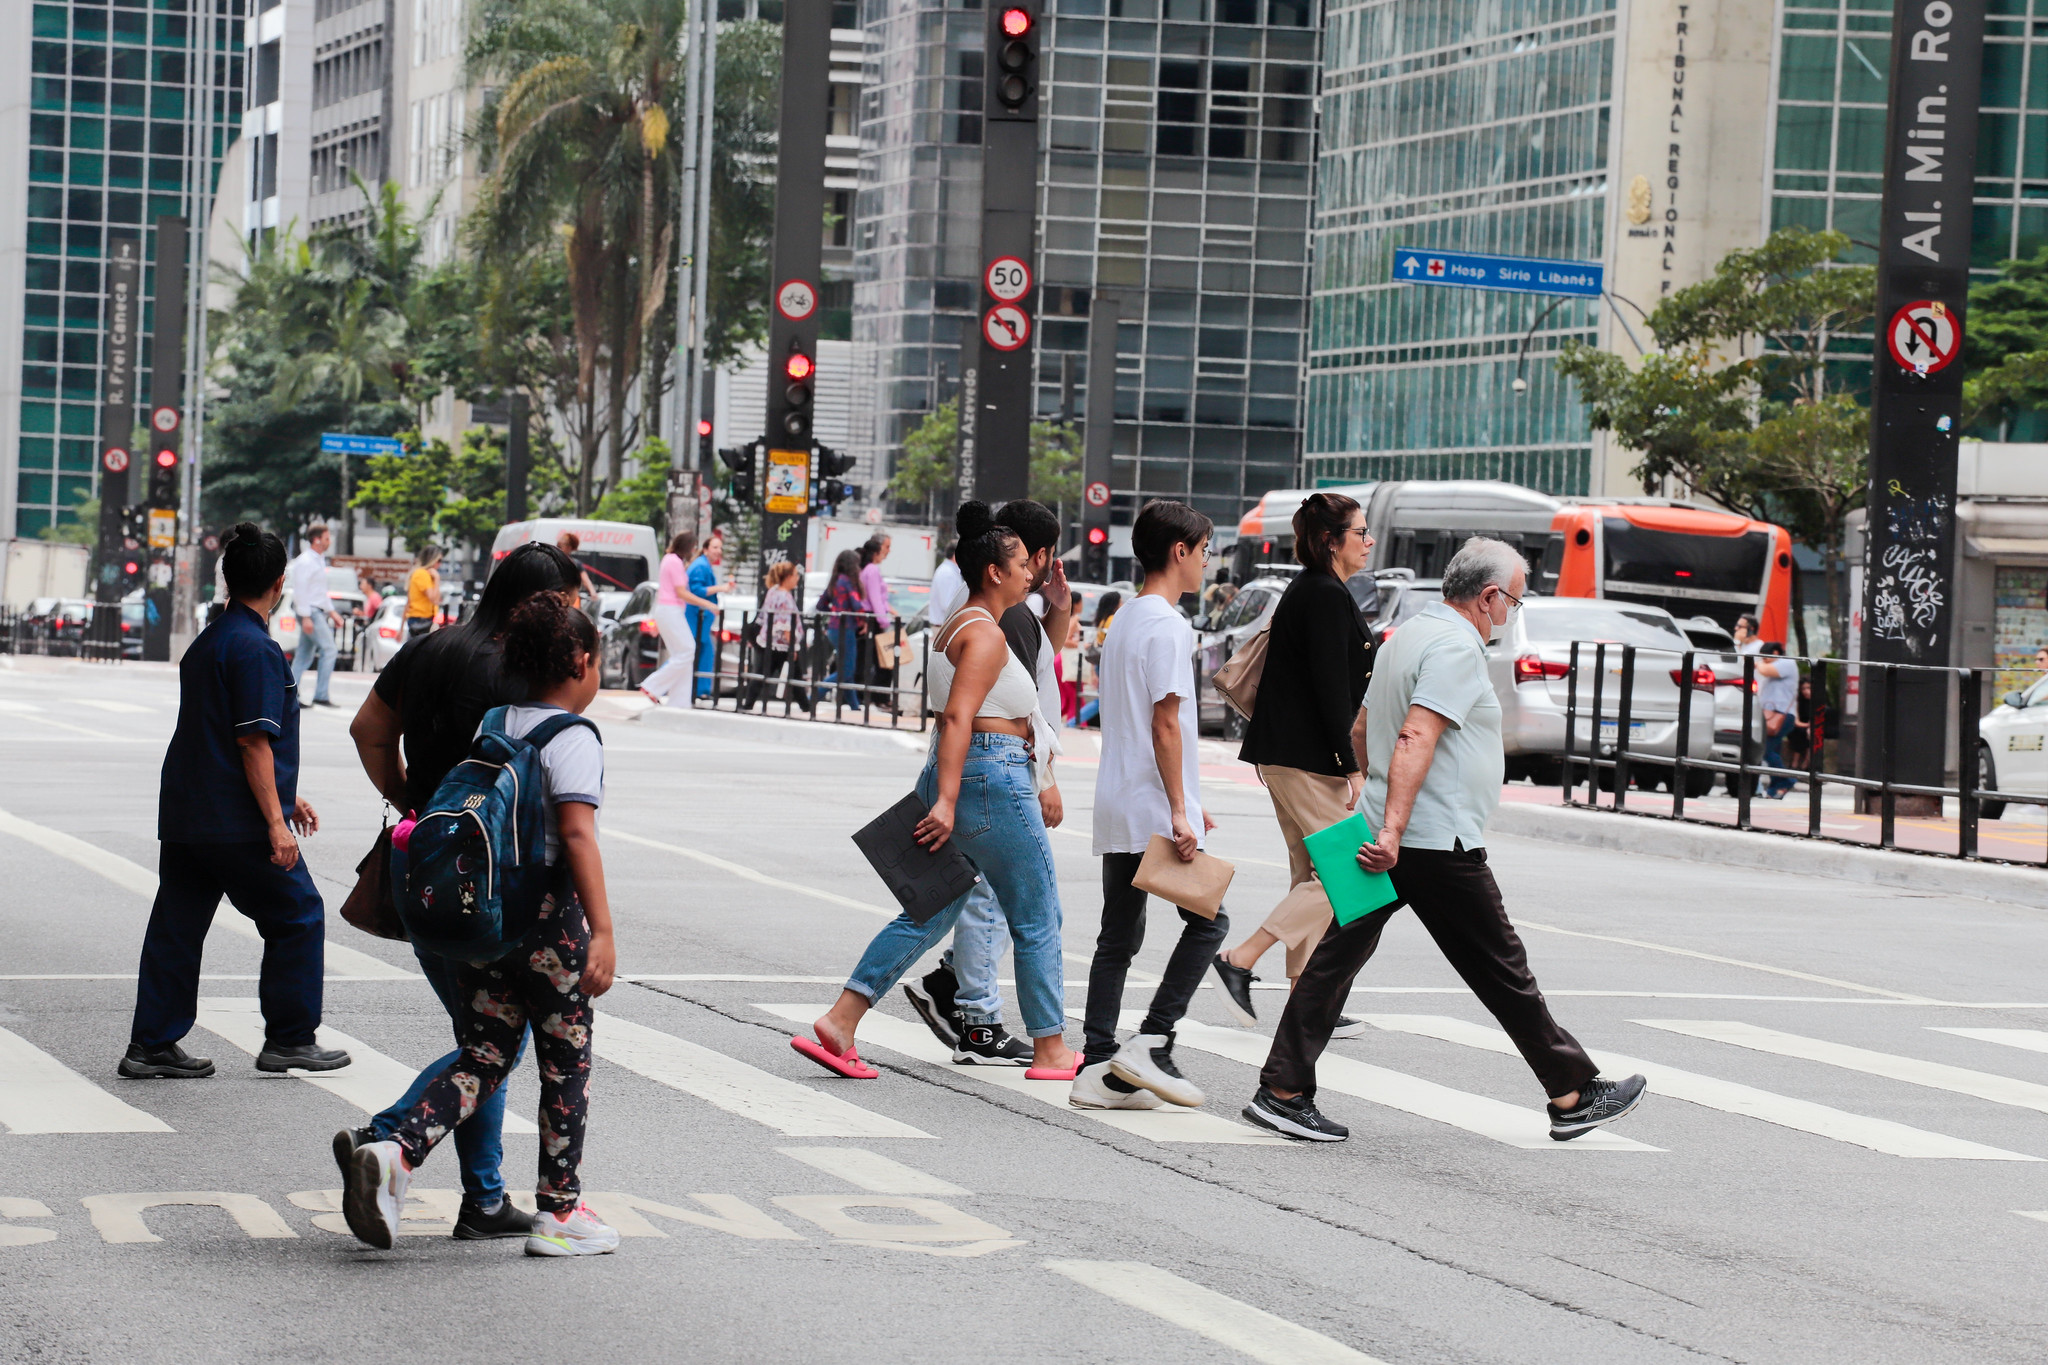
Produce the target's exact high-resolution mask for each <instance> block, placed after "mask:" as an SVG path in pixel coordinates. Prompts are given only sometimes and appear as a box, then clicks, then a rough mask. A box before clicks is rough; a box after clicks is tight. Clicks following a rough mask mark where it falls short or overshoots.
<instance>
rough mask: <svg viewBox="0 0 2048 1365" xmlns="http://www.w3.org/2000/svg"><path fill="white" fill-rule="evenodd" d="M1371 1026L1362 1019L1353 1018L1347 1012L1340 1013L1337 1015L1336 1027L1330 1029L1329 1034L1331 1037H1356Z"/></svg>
mask: <svg viewBox="0 0 2048 1365" xmlns="http://www.w3.org/2000/svg"><path fill="white" fill-rule="evenodd" d="M1371 1027H1372V1025H1371V1024H1368V1023H1366V1022H1365V1020H1363V1019H1353V1018H1352V1017H1351V1016H1350V1015H1348V1014H1340V1015H1338V1016H1337V1027H1335V1028H1333V1029H1331V1030H1330V1036H1331V1037H1332V1038H1356V1037H1357V1036H1358V1035H1359V1034H1361V1033H1363V1032H1365V1031H1366V1030H1367V1029H1369V1028H1371Z"/></svg>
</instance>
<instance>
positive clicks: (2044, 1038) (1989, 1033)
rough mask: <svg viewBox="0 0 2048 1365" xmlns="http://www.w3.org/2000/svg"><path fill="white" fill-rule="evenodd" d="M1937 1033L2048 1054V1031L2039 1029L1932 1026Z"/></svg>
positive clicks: (1930, 1026)
mask: <svg viewBox="0 0 2048 1365" xmlns="http://www.w3.org/2000/svg"><path fill="white" fill-rule="evenodd" d="M1928 1027H1929V1028H1931V1029H1933V1030H1934V1031H1935V1032H1936V1033H1953V1034H1955V1035H1956V1036H1957V1037H1958V1038H1975V1039H1976V1040H1977V1041H1978V1042H1980V1043H1997V1044H1999V1045H2000V1046H2002V1047H2016V1048H2020V1049H2022V1050H2023V1051H2026V1052H2048V1029H2037V1028H1941V1027H1938V1026H1936V1025H1933V1024H1930V1025H1928Z"/></svg>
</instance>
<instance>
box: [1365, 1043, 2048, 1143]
mask: <svg viewBox="0 0 2048 1365" xmlns="http://www.w3.org/2000/svg"><path fill="white" fill-rule="evenodd" d="M1362 1017H1363V1018H1364V1019H1365V1020H1366V1022H1367V1023H1370V1024H1372V1025H1373V1026H1374V1027H1376V1028H1383V1029H1387V1030H1389V1031H1390V1032H1394V1033H1414V1034H1420V1035H1421V1036H1423V1037H1425V1038H1437V1039H1441V1040H1442V1041H1444V1042H1447V1043H1458V1044H1460V1045H1462V1046H1465V1047H1473V1048H1479V1049H1481V1050H1483V1051H1486V1052H1499V1053H1504V1054H1506V1055H1508V1056H1511V1057H1519V1056H1520V1055H1521V1054H1520V1053H1518V1052H1516V1051H1515V1046H1514V1044H1513V1043H1510V1042H1509V1041H1508V1037H1507V1035H1506V1034H1505V1033H1502V1032H1501V1031H1500V1030H1499V1029H1495V1028H1488V1027H1486V1026H1485V1025H1483V1024H1473V1023H1468V1022H1466V1021H1465V1020H1463V1019H1453V1018H1450V1017H1448V1016H1445V1015H1434V1014H1368V1015H1364V1016H1362ZM1592 1056H1593V1061H1594V1062H1595V1063H1596V1064H1597V1065H1598V1066H1599V1067H1600V1069H1601V1071H1602V1072H1604V1073H1605V1074H1607V1075H1611V1076H1625V1075H1627V1074H1628V1073H1630V1072H1632V1071H1633V1072H1640V1073H1641V1074H1642V1075H1643V1077H1644V1079H1646V1080H1647V1081H1649V1083H1650V1093H1651V1094H1652V1095H1653V1096H1656V1095H1663V1096H1668V1097H1669V1098H1671V1099H1675V1100H1685V1101H1686V1102H1688V1103H1690V1104H1697V1105H1699V1106H1701V1107H1702V1108H1705V1109H1719V1110H1721V1111H1722V1112H1724V1113H1729V1114H1739V1115H1741V1116H1742V1117H1744V1118H1752V1119H1761V1120H1763V1121H1764V1122H1765V1123H1773V1124H1776V1125H1777V1126H1779V1127H1780V1128H1792V1129H1796V1130H1797V1131H1799V1132H1802V1133H1812V1134H1813V1135H1814V1136H1816V1137H1824V1138H1832V1139H1833V1140H1834V1141H1836V1142H1847V1143H1850V1144H1852V1145H1854V1146H1857V1147H1868V1148H1869V1149H1870V1150H1872V1151H1874V1152H1883V1153H1885V1154H1886V1155H1887V1156H1904V1157H1929V1158H1944V1159H1947V1160H1951V1161H2039V1160H2040V1159H2041V1158H2039V1157H2036V1156H2025V1155H2023V1154H2021V1153H2019V1152H2008V1151H2006V1150H2004V1149H2003V1148H1999V1147H1987V1146H1985V1145H1984V1144H1982V1143H1977V1142H1968V1141H1965V1140H1964V1139H1962V1138H1952V1137H1948V1136H1946V1135H1945V1134H1942V1133H1930V1132H1928V1131H1927V1130H1926V1129H1924V1128H1914V1127H1911V1126H1909V1125H1907V1124H1903V1123H1893V1122H1892V1121H1891V1120H1889V1119H1874V1118H1868V1117H1866V1116H1864V1115H1862V1114H1851V1113H1849V1112H1848V1111H1846V1110H1842V1109H1834V1108H1830V1107H1829V1106H1827V1105H1825V1104H1815V1103H1814V1102H1813V1101H1811V1100H1800V1099H1793V1098H1792V1097H1791V1096H1789V1095H1778V1094H1773V1093H1772V1092H1771V1091H1768V1090H1758V1089H1756V1088H1754V1087H1753V1086H1747V1085H1738V1084H1736V1083H1735V1082H1733V1081H1724V1080H1719V1079H1717V1078H1716V1077H1713V1076H1702V1075H1700V1074H1699V1073H1698V1072H1694V1071H1682V1070H1680V1069H1679V1068H1678V1067H1675V1066H1665V1065H1664V1064H1663V1063H1661V1062H1646V1061H1644V1060H1642V1059H1641V1058H1639V1057H1626V1056H1623V1055H1622V1054H1620V1053H1618V1052H1594V1053H1593V1054H1592Z"/></svg>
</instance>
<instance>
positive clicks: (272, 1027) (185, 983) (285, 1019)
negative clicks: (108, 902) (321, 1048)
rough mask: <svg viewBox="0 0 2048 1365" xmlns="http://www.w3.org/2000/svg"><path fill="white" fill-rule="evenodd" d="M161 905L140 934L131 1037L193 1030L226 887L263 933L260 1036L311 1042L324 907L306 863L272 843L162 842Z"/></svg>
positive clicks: (291, 1043)
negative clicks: (280, 862)
mask: <svg viewBox="0 0 2048 1365" xmlns="http://www.w3.org/2000/svg"><path fill="white" fill-rule="evenodd" d="M161 848H162V852H161V854H160V855H159V856H158V859H157V888H156V904H155V905H154V906H152V907H151V908H150V912H149V929H148V930H147V932H145V933H144V934H143V936H142V967H141V973H140V976H139V978H138V980H137V981H136V983H135V1023H134V1027H133V1028H132V1029H131V1030H130V1032H129V1038H130V1040H131V1041H133V1042H136V1043H139V1044H141V1045H142V1046H143V1047H163V1046H165V1045H167V1044H170V1043H175V1042H177V1041H178V1040H179V1039H180V1038H183V1037H184V1036H185V1035H186V1034H187V1033H190V1032H191V1031H192V1021H193V1020H194V1019H196V1018H198V1016H199V956H200V950H201V948H202V947H203V946H204V945H205V943H206V931H207V929H208V928H209V927H211V926H212V924H213V912H214V911H215V910H216V909H218V908H219V907H220V898H221V897H222V896H226V897H227V898H228V900H229V901H230V902H231V903H232V904H233V905H234V907H235V909H237V910H239V911H241V912H242V913H243V914H245V915H247V916H248V917H249V918H250V919H252V920H254V921H255V922H256V928H257V931H258V932H259V933H261V934H262V935H263V976H262V979H261V981H260V983H259V984H258V985H257V988H256V994H257V997H258V999H259V1000H260V1001H261V1002H262V1008H263V1036H264V1038H265V1039H266V1040H267V1041H269V1042H270V1043H273V1044H275V1045H276V1046H278V1047H298V1046H300V1045H302V1044H305V1043H310V1042H312V1041H313V1032H314V1030H315V1029H317V1028H318V1027H319V1026H320V986H321V972H322V967H323V963H324V960H325V949H326V942H327V940H326V934H327V908H326V907H325V906H324V905H322V904H321V902H320V893H319V892H318V891H317V890H315V889H314V887H313V878H312V875H311V874H310V873H308V872H307V871H306V860H305V858H304V856H303V855H302V856H301V857H300V858H299V861H298V862H297V863H296V864H294V865H293V867H292V869H291V871H289V872H287V871H285V870H284V869H283V868H281V867H278V866H277V865H276V864H274V863H272V862H271V861H270V845H269V844H267V843H252V844H172V843H166V844H163V845H161Z"/></svg>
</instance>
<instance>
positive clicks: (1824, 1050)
mask: <svg viewBox="0 0 2048 1365" xmlns="http://www.w3.org/2000/svg"><path fill="white" fill-rule="evenodd" d="M1632 1022H1634V1023H1638V1024H1642V1025H1644V1026H1645V1027H1647V1028H1655V1029H1663V1030H1665V1031H1666V1032H1668V1033H1680V1034H1684V1035H1686V1036H1687V1037H1691V1038H1705V1039H1707V1040H1708V1041H1710V1042H1715V1043H1730V1044H1733V1045H1734V1046H1736V1047H1746V1048H1749V1049H1750V1050H1752V1051H1755V1052H1768V1053H1771V1054H1773V1055H1775V1056H1779V1057H1796V1058H1799V1059H1800V1060H1802V1061H1808V1062H1821V1063H1824V1064H1826V1065H1828V1066H1838V1067H1841V1068H1842V1069H1843V1070H1845V1071H1860V1072H1863V1073H1864V1074H1865V1075H1869V1076H1883V1077H1885V1078H1886V1079H1887V1080H1894V1081H1904V1082H1906V1083H1907V1084H1908V1085H1924V1086H1926V1087H1928V1088H1929V1089H1930V1090H1947V1091H1950V1092H1951V1093H1954V1094H1958V1095H1971V1096H1974V1097H1976V1098H1977V1099H1980V1100H1990V1101H1991V1102H1992V1103H1993V1104H2010V1105H2014V1106H2016V1107H2018V1108H2021V1109H2032V1110H2033V1111H2035V1112H2036V1113H2040V1114H2048V1085H2036V1084H2035V1083H2034V1082H2032V1081H2021V1080H2015V1079H2013V1078H2012V1077H2010V1076H1999V1075H1995V1074H1993V1073H1992V1072H1989V1071H1972V1070H1970V1069H1969V1068H1968V1067H1962V1066H1949V1065H1947V1064H1945V1063H1942V1062H1925V1061H1921V1060H1920V1059H1919V1058H1917V1057H1897V1056H1894V1055H1892V1054H1891V1053H1889V1052H1873V1051H1872V1050H1871V1049H1869V1048H1863V1047H1851V1046H1849V1045H1848V1044H1846V1043H1831V1042H1828V1041H1827V1040H1826V1039H1822V1038H1807V1037H1803V1036H1801V1035H1799V1034H1797V1033H1781V1032H1779V1031H1778V1030H1777V1029H1774V1028H1761V1027H1759V1026H1757V1025H1755V1024H1744V1023H1738V1022H1736V1021H1735V1020H1732V1019H1637V1020H1634V1021H1632Z"/></svg>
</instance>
